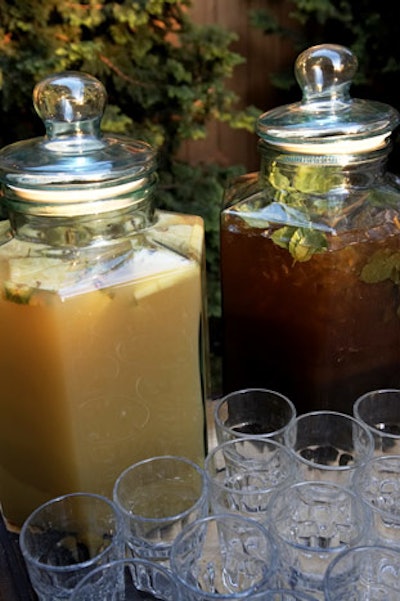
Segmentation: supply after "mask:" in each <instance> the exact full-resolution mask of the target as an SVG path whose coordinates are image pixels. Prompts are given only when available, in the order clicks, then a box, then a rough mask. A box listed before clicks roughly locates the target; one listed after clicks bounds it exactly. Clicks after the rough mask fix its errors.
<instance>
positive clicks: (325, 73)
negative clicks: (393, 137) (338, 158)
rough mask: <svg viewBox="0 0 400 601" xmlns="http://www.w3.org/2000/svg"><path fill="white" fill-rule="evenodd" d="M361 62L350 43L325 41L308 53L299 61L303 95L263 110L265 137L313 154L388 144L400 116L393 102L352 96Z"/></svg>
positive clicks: (297, 68) (261, 124) (261, 132)
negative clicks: (299, 98) (353, 82)
mask: <svg viewBox="0 0 400 601" xmlns="http://www.w3.org/2000/svg"><path fill="white" fill-rule="evenodd" d="M357 66H358V62H357V58H356V57H355V56H354V54H353V53H352V52H351V51H350V50H349V49H348V48H345V47H344V46H339V45H336V44H321V45H319V46H312V47H311V48H309V49H307V50H305V51H304V52H302V53H301V54H300V55H299V56H298V58H297V60H296V63H295V76H296V80H297V82H298V84H299V85H300V87H301V89H302V100H301V101H300V102H296V103H293V104H288V105H284V106H282V107H278V108H276V109H273V110H271V111H268V112H266V113H264V114H263V115H261V117H260V118H259V120H258V126H257V133H258V135H259V136H260V138H261V139H262V140H265V142H267V143H268V144H271V145H274V146H276V147H280V148H281V149H285V150H289V151H295V152H299V153H312V154H325V153H347V152H354V153H357V152H366V151H369V150H374V149H378V148H381V147H383V146H384V145H385V144H386V143H387V139H388V137H389V136H390V134H391V133H392V131H393V129H394V128H395V127H396V126H397V125H398V124H399V122H400V115H399V113H398V112H397V111H396V110H395V109H394V108H392V107H391V106H390V105H387V104H384V103H381V102H375V101H369V100H362V99H354V98H351V96H350V91H349V90H350V86H351V83H352V80H353V77H354V75H355V73H356V70H357Z"/></svg>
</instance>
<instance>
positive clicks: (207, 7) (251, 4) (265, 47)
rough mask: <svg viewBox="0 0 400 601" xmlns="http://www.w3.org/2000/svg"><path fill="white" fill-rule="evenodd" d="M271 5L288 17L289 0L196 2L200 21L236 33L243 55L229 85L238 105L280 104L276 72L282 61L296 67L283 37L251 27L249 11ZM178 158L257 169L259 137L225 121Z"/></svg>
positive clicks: (188, 144)
mask: <svg viewBox="0 0 400 601" xmlns="http://www.w3.org/2000/svg"><path fill="white" fill-rule="evenodd" d="M269 5H271V8H273V9H274V10H276V11H278V14H279V17H280V18H283V19H285V18H286V17H287V16H288V11H289V6H290V0H281V1H279V2H275V1H274V0H271V1H270V2H269V1H268V0H192V7H191V9H190V14H191V16H192V18H193V20H194V22H196V23H199V24H205V23H209V24H210V23H215V24H218V25H220V26H222V27H224V28H226V29H228V30H230V31H232V32H234V33H236V35H237V36H238V39H237V41H235V42H234V43H233V44H232V46H231V49H232V50H233V51H235V52H238V53H239V54H240V55H241V56H242V57H244V59H245V63H243V64H242V65H238V66H237V67H236V69H235V71H234V75H233V77H232V78H231V79H230V80H228V81H227V87H228V88H229V89H232V90H233V91H234V92H235V93H236V94H237V95H238V105H237V106H238V108H242V107H245V106H249V105H254V106H256V107H257V108H258V109H259V110H260V111H262V112H264V111H266V110H269V109H270V108H273V107H274V106H277V105H278V104H280V103H281V102H280V98H281V94H280V93H279V91H277V90H276V89H275V88H274V87H273V86H272V84H271V81H270V79H269V77H270V74H271V73H272V72H276V71H279V70H280V69H281V68H282V66H283V65H287V64H288V63H289V64H290V65H292V63H293V61H294V58H295V52H294V50H293V48H291V47H290V45H289V44H288V42H287V41H285V40H283V39H282V38H281V37H280V36H265V35H264V34H263V33H262V32H261V31H259V30H256V29H255V28H254V27H252V26H251V25H250V22H249V11H250V10H251V9H256V8H263V7H264V8H265V7H266V6H269ZM180 156H181V157H182V158H184V159H185V160H188V161H189V162H192V163H198V162H202V161H210V160H211V161H215V162H217V163H219V164H221V165H236V164H241V165H244V166H245V167H246V169H247V170H249V171H252V170H257V169H258V167H259V160H260V159H259V155H258V151H257V137H256V136H255V135H252V134H250V133H247V132H245V131H241V130H233V129H232V128H230V127H228V126H227V125H226V124H220V123H215V122H213V123H210V124H209V126H208V128H207V138H206V140H199V141H190V142H186V143H185V144H184V145H183V147H182V150H181V153H180Z"/></svg>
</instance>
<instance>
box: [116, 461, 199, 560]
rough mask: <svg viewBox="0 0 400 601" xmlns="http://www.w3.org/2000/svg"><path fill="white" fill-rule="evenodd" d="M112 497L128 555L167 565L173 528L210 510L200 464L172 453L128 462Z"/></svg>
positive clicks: (177, 530) (177, 529)
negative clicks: (120, 516) (116, 508)
mask: <svg viewBox="0 0 400 601" xmlns="http://www.w3.org/2000/svg"><path fill="white" fill-rule="evenodd" d="M113 497H114V501H115V504H116V505H117V507H118V509H119V511H120V512H121V515H122V521H123V536H124V539H125V543H126V545H127V549H128V551H129V552H130V554H131V555H132V557H142V558H147V559H151V560H153V561H159V562H161V563H164V564H165V565H168V563H169V553H170V549H171V545H172V542H173V541H174V539H175V538H176V536H177V534H179V532H180V531H181V530H182V529H183V528H184V527H185V526H186V525H187V524H189V523H190V522H193V521H194V520H195V519H197V518H200V517H203V516H205V515H207V513H208V495H207V487H206V476H205V473H204V470H203V469H202V468H201V467H200V466H199V465H197V464H196V463H194V462H193V461H191V460H189V459H186V458H185V457H178V456H174V455H162V456H157V457H150V458H149V459H145V460H144V461H140V462H138V463H135V464H133V465H131V466H129V467H128V468H127V469H126V470H124V471H123V472H122V473H121V474H120V476H119V477H118V478H117V480H116V482H115V486H114V492H113Z"/></svg>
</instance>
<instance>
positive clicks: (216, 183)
mask: <svg viewBox="0 0 400 601" xmlns="http://www.w3.org/2000/svg"><path fill="white" fill-rule="evenodd" d="M190 5H191V1H190V0H116V1H115V0H114V1H111V0H69V1H65V0H64V1H60V0H24V2H18V0H8V1H5V0H0V145H4V144H8V143H10V142H14V141H16V140H18V139H22V138H28V137H32V136H35V135H42V134H43V125H42V123H41V122H40V120H39V118H38V117H37V116H36V114H35V113H34V110H33V105H32V90H33V87H34V85H35V84H36V83H37V82H38V81H40V80H41V79H43V77H45V76H47V75H49V74H51V73H55V72H61V71H64V70H71V69H74V70H80V71H85V72H87V73H90V74H92V75H94V76H96V77H98V78H99V79H100V80H101V81H102V82H103V84H104V85H105V87H106V90H107V93H108V106H107V109H106V113H105V116H104V119H103V123H102V128H103V130H105V131H113V132H119V133H124V134H126V135H128V136H131V137H134V138H138V139H143V140H146V141H148V142H150V143H151V144H152V145H153V146H154V147H155V148H156V149H157V150H158V152H159V165H160V169H159V172H160V181H161V184H162V189H161V190H160V194H159V206H160V207H161V208H173V209H174V210H177V211H180V212H189V213H196V214H200V215H201V216H203V217H204V219H205V222H206V230H207V252H208V255H207V266H208V272H209V290H210V292H209V307H210V312H211V313H212V314H217V313H218V311H219V299H218V293H217V289H218V280H217V252H218V241H217V238H218V227H219V209H220V206H221V197H222V188H221V184H222V181H223V180H224V178H225V177H226V176H227V175H228V171H227V170H226V173H224V172H223V170H222V169H217V168H213V167H211V166H204V167H190V166H189V165H184V164H181V163H179V162H177V160H176V156H177V153H178V150H179V147H180V145H181V143H182V141H184V140H198V139H201V138H204V137H205V136H206V124H207V123H208V121H209V120H210V119H215V120H218V121H221V122H226V123H228V125H229V126H231V127H235V128H245V129H247V130H249V131H253V130H254V123H255V116H256V114H258V112H257V111H255V109H254V108H252V107H249V108H247V109H245V110H243V111H239V110H237V109H235V103H236V101H237V100H238V99H237V97H236V95H235V94H234V93H233V92H231V91H230V90H229V89H228V88H227V83H226V82H227V79H228V78H229V77H230V76H231V75H232V73H233V70H234V68H235V67H236V65H238V64H239V63H241V62H242V61H243V58H242V57H241V56H239V55H238V54H237V53H235V52H232V51H231V50H230V46H231V44H232V42H233V41H234V39H235V35H234V34H233V33H232V32H230V31H227V30H225V29H223V28H221V27H218V26H198V25H196V24H194V23H193V22H192V20H191V19H190V12H189V10H188V9H189V8H190ZM193 186H194V187H193Z"/></svg>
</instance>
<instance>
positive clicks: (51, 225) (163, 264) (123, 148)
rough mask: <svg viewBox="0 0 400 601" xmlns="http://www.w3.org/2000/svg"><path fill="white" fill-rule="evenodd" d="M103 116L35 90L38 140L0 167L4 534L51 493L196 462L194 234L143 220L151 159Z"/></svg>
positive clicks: (84, 97)
mask: <svg viewBox="0 0 400 601" xmlns="http://www.w3.org/2000/svg"><path fill="white" fill-rule="evenodd" d="M105 102H106V94H105V90H104V88H103V86H102V84H101V83H100V82H99V81H98V80H97V79H95V78H93V77H91V76H89V75H86V74H82V73H77V72H67V73H63V74H57V75H54V76H52V77H49V78H47V79H45V80H44V81H42V82H41V83H39V84H38V85H37V86H36V88H35V90H34V104H35V108H36V110H37V112H38V114H39V116H40V117H41V118H42V119H43V121H44V124H45V126H46V135H45V136H44V137H43V138H35V139H33V140H28V141H23V142H17V143H15V144H11V145H10V146H7V147H6V148H4V149H3V150H2V151H1V152H0V167H1V170H2V173H3V176H2V177H3V184H4V186H3V187H4V203H5V206H6V209H7V213H8V216H9V221H10V226H11V230H12V233H13V237H12V238H11V239H10V240H9V241H6V242H5V243H4V244H3V245H2V246H0V291H1V292H0V331H1V337H0V382H1V395H0V416H1V419H0V500H1V504H2V507H3V511H4V513H5V516H6V518H7V519H8V520H9V522H11V523H15V524H16V525H20V524H21V522H22V521H23V520H24V519H25V518H26V516H27V515H28V513H30V512H31V511H32V510H33V508H34V507H36V506H38V505H39V504H41V503H42V502H44V501H46V500H47V499H49V498H51V497H54V496H57V495H59V494H63V493H66V492H71V491H77V490H84V491H92V492H97V493H101V494H105V495H107V496H109V495H110V494H111V491H112V486H113V483H114V480H115V478H116V476H117V475H118V474H119V472H121V471H122V470H123V469H124V468H126V467H127V466H128V465H129V464H131V463H134V462H136V461H138V460H140V459H144V458H146V457H149V456H152V455H163V454H176V455H184V456H186V457H189V458H191V459H192V460H194V461H196V462H198V463H201V462H202V461H203V459H204V454H205V421H204V404H203V400H204V391H205V380H204V375H205V370H204V369H203V368H204V365H205V362H204V359H205V356H206V355H205V347H204V344H203V343H204V338H202V336H203V334H204V333H205V330H204V325H205V315H204V303H203V301H204V295H205V292H204V288H203V286H202V282H203V281H204V227H203V221H202V219H201V218H200V217H197V216H191V215H181V214H173V213H168V212H163V211H156V210H154V208H153V199H154V196H155V194H156V193H157V192H156V190H157V187H156V171H155V157H154V153H153V151H152V149H151V148H150V147H149V146H148V145H147V144H145V143H141V142H138V141H132V140H128V139H125V138H117V137H115V136H114V137H113V136H105V135H102V134H101V133H100V121H101V118H102V114H103V110H104V106H105Z"/></svg>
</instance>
